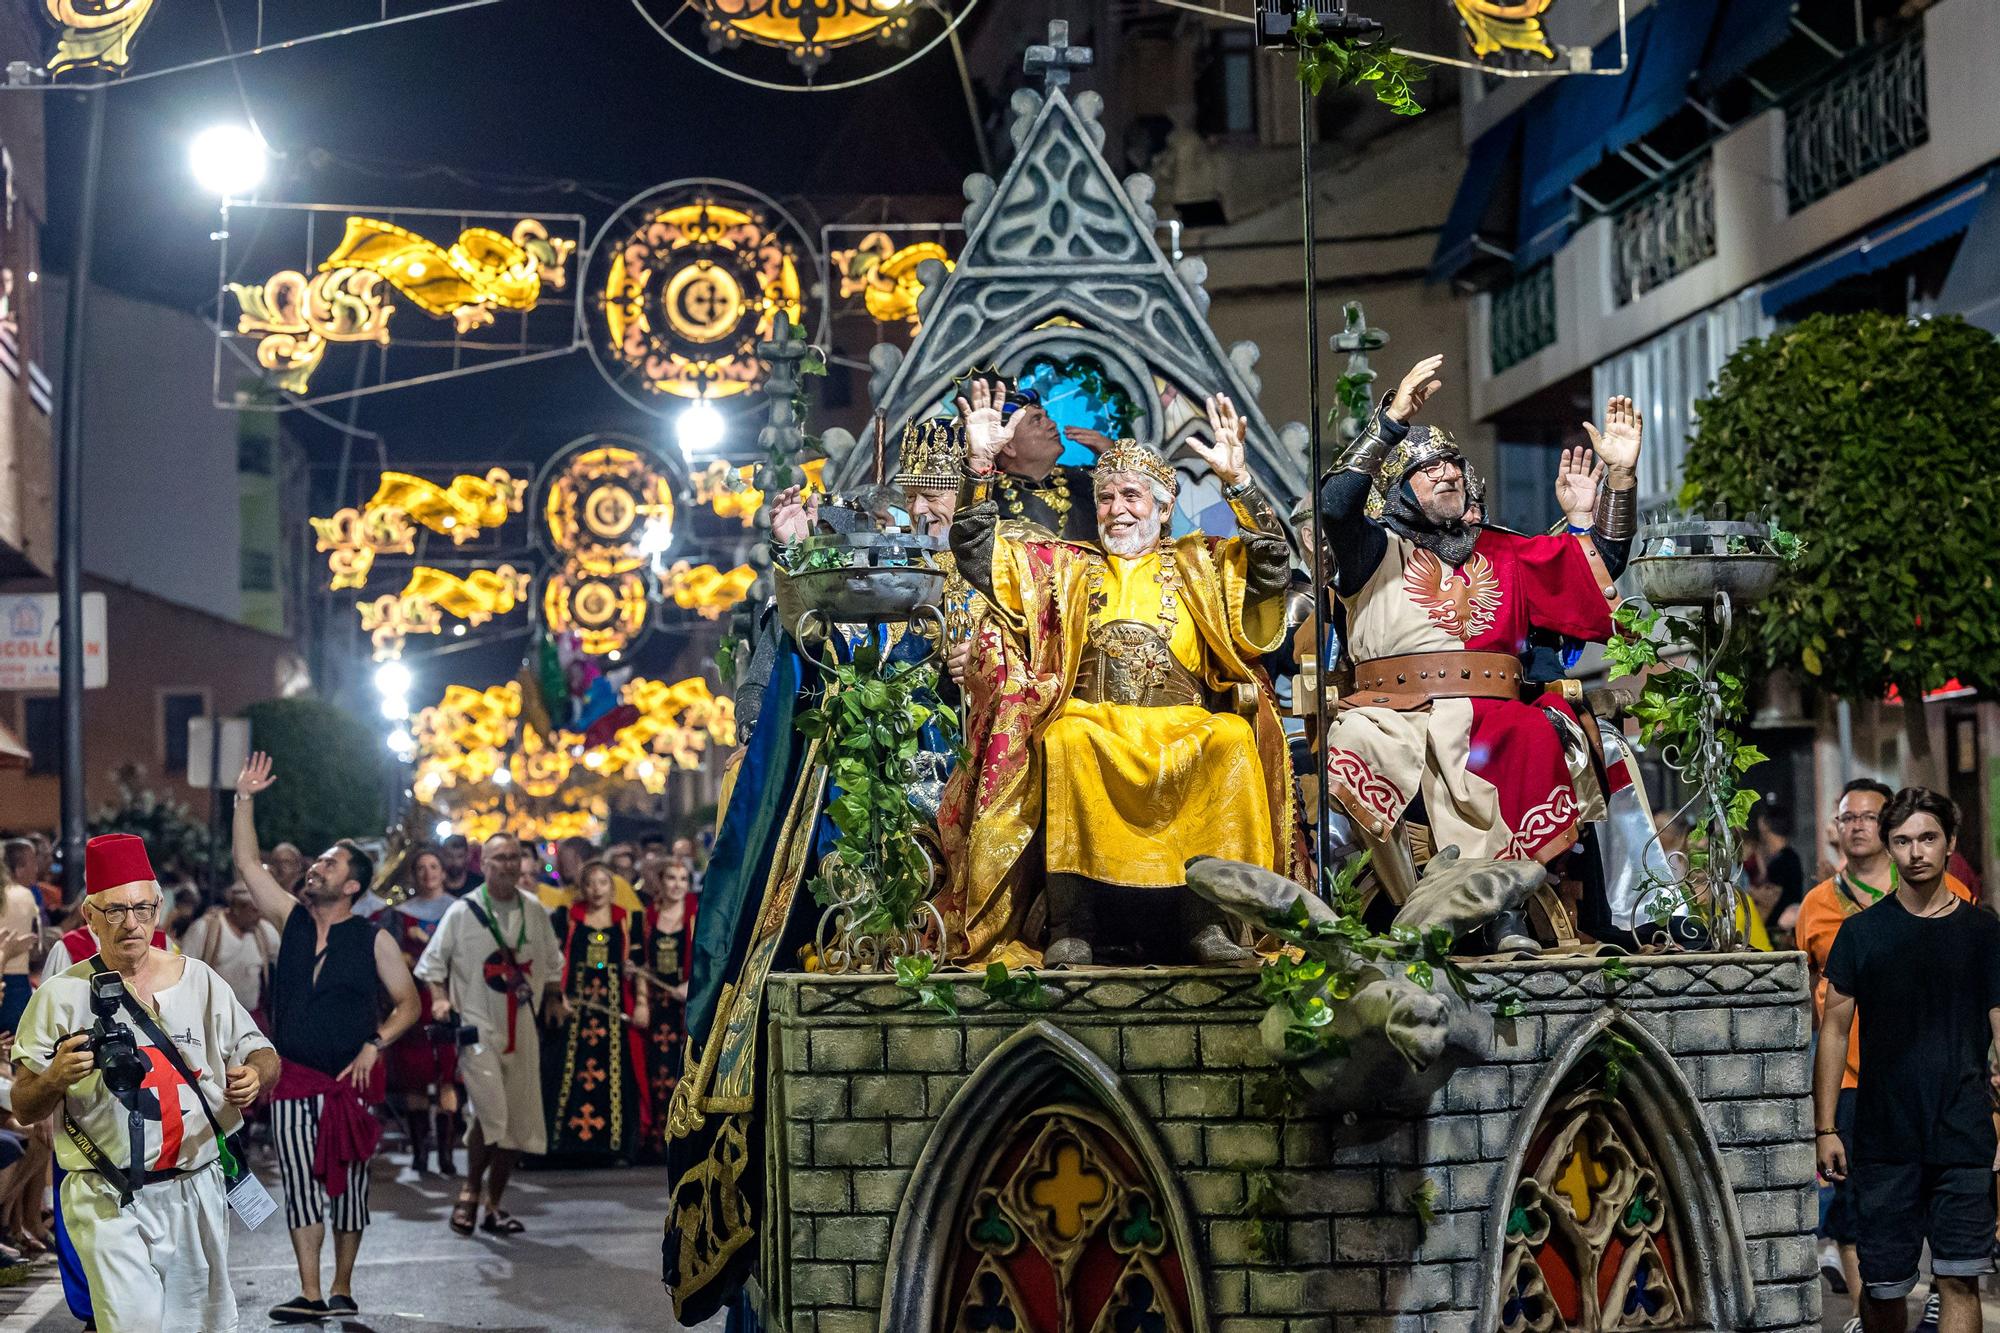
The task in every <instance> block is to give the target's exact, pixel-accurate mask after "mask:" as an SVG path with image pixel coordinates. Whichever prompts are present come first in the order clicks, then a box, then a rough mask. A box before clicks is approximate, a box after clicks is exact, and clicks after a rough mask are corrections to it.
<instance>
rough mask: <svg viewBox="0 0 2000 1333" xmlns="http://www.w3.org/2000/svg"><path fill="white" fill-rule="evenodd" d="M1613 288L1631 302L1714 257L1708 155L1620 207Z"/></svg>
mask: <svg viewBox="0 0 2000 1333" xmlns="http://www.w3.org/2000/svg"><path fill="white" fill-rule="evenodd" d="M1612 238H1613V239H1612V244H1613V246H1614V247H1615V260H1616V264H1617V271H1616V273H1615V275H1614V278H1613V281H1614V282H1615V284H1616V290H1615V292H1614V293H1613V295H1614V297H1615V298H1616V300H1617V302H1618V304H1619V305H1626V304H1628V303H1630V302H1632V301H1635V300H1637V299H1638V298H1639V297H1641V296H1643V295H1645V294H1646V293H1647V292H1650V291H1652V290H1653V288H1655V287H1658V286H1659V285H1660V284H1661V283H1664V282H1667V281H1668V280H1670V279H1672V278H1677V277H1679V276H1680V275H1681V274H1683V273H1685V272H1687V271H1688V270H1689V269H1691V268H1693V267H1694V266H1695V265H1696V264H1699V263H1700V262H1701V261H1702V260H1704V259H1712V258H1714V256H1715V171H1714V165H1713V159H1712V158H1708V157H1703V158H1702V159H1701V160H1700V161H1699V162H1697V163H1696V164H1695V165H1694V166H1693V167H1692V168H1691V169H1689V170H1687V171H1684V172H1681V173H1680V174H1678V175H1675V176H1671V177H1668V178H1666V179H1664V180H1662V181H1661V182H1660V183H1659V184H1658V185H1657V186H1655V187H1654V188H1652V189H1651V190H1648V191H1647V192H1646V193H1645V194H1643V195H1641V196H1640V197H1639V198H1638V199H1636V200H1635V201H1633V202H1632V203H1631V204H1629V205H1627V206H1626V207H1625V208H1623V209H1621V210H1620V211H1619V213H1618V216H1617V218H1616V220H1615V221H1614V223H1613V232H1612Z"/></svg>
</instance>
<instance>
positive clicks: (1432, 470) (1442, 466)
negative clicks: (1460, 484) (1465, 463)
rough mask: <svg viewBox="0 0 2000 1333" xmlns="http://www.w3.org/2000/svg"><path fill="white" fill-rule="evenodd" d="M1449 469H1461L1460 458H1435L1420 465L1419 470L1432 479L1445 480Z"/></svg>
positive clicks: (1455, 470)
mask: <svg viewBox="0 0 2000 1333" xmlns="http://www.w3.org/2000/svg"><path fill="white" fill-rule="evenodd" d="M1447 469H1449V470H1450V471H1452V472H1457V471H1460V470H1461V469H1460V468H1459V466H1458V460H1457V459H1456V458H1433V459H1432V460H1431V461H1430V462H1428V463H1425V464H1423V465H1422V466H1420V467H1419V468H1418V469H1417V471H1419V472H1421V473H1423V474H1424V475H1425V476H1426V477H1429V478H1430V479H1431V480H1432V481H1443V480H1444V479H1445V476H1446V470H1447Z"/></svg>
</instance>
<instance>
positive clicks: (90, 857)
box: [83, 833, 155, 893]
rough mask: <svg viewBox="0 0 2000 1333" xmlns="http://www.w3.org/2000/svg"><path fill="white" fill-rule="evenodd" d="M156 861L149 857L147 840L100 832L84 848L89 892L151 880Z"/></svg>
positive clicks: (86, 888) (86, 880) (86, 884)
mask: <svg viewBox="0 0 2000 1333" xmlns="http://www.w3.org/2000/svg"><path fill="white" fill-rule="evenodd" d="M153 878H155V877H154V875H153V862H152V861H151V859H150V858H148V857H147V855H146V844H145V842H144V840H142V839H140V838H138V837H136V836H134V835H133V834H130V833H100V834H98V835H97V836H96V837H94V838H92V839H91V840H90V841H89V842H88V843H87V844H85V846H84V849H83V882H84V886H85V892H87V893H102V892H104V891H105V890H106V889H116V888H122V887H123V886H125V885H127V884H140V883H145V882H148V881H151V880H152V879H153Z"/></svg>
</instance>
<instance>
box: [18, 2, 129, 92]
mask: <svg viewBox="0 0 2000 1333" xmlns="http://www.w3.org/2000/svg"><path fill="white" fill-rule="evenodd" d="M154 3H155V0H46V4H45V5H44V13H45V14H46V15H47V17H48V20H49V22H51V23H53V24H55V26H56V27H57V29H59V30H60V32H61V34H62V35H61V37H60V38H59V39H58V40H57V42H56V53H55V55H54V56H53V57H51V58H50V60H49V77H50V78H53V79H62V78H65V77H67V76H70V75H73V74H82V73H89V72H99V73H103V74H113V75H116V74H123V73H124V72H125V71H126V70H127V69H128V68H130V66H131V63H132V43H133V42H134V41H136V40H138V36H139V30H140V29H141V28H143V27H145V26H146V20H147V19H148V18H150V17H152V13H153V5H154Z"/></svg>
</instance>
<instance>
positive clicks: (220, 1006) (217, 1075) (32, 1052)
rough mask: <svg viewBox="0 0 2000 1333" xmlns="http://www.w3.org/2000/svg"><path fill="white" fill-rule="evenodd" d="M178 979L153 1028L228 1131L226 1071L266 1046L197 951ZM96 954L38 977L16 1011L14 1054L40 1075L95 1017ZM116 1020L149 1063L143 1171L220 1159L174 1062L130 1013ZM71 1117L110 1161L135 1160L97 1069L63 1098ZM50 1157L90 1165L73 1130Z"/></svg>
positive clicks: (142, 1095)
mask: <svg viewBox="0 0 2000 1333" xmlns="http://www.w3.org/2000/svg"><path fill="white" fill-rule="evenodd" d="M175 962H176V963H177V964H178V965H179V966H180V967H181V968H182V972H181V977H180V980H178V981H176V982H174V983H173V984H172V985H170V986H166V987H164V988H162V989H161V990H160V991H158V992H157V994H156V996H155V1000H156V1003H157V1008H156V1009H155V1015H156V1017H157V1020H158V1023H159V1026H160V1028H161V1029H162V1030H164V1031H165V1032H166V1034H167V1035H168V1036H169V1037H171V1038H173V1041H174V1045H175V1046H177V1047H178V1048H179V1049H180V1054H181V1062H182V1063H183V1064H185V1065H186V1066H187V1068H188V1072H189V1073H191V1074H193V1075H194V1077H195V1079H196V1081H197V1082H198V1083H199V1084H200V1087H201V1096H205V1097H206V1098H207V1099H208V1106H209V1110H211V1111H212V1112H214V1114H215V1118H216V1120H217V1121H218V1122H219V1123H220V1124H221V1125H222V1130H223V1132H224V1133H225V1134H233V1133H235V1131H236V1130H237V1128H238V1127H239V1126H240V1125H241V1124H242V1123H243V1118H242V1116H240V1115H239V1114H238V1113H237V1111H236V1108H235V1107H233V1106H230V1105H229V1104H228V1102H226V1101H225V1100H224V1099H223V1092H224V1084H225V1082H226V1081H227V1079H228V1071H229V1070H230V1069H232V1068H234V1067H236V1066H238V1065H241V1064H242V1063H243V1062H244V1059H245V1058H246V1057H247V1056H248V1055H249V1054H250V1053H251V1052H252V1051H259V1050H269V1049H270V1046H271V1043H270V1041H269V1040H268V1039H267V1038H266V1037H265V1036H264V1034H263V1033H261V1032H259V1031H258V1030H257V1025H256V1023H254V1022H253V1021H251V1018H250V1015H249V1014H248V1013H247V1012H246V1011H245V1010H244V1008H243V1006H242V1005H241V1004H240V1003H238V1001H237V999H236V994H235V992H234V991H232V990H230V988H229V983H228V982H226V981H224V980H223V979H222V978H221V977H219V976H217V975H216V974H215V973H214V971H212V970H211V969H210V968H209V967H208V965H207V964H206V963H203V962H202V961H201V960H199V959H196V958H178V959H176V960H175ZM95 966H96V964H95V962H94V961H85V962H81V963H77V964H76V965H75V966H73V967H71V968H69V969H68V970H66V971H65V972H63V973H62V975H60V976H55V977H50V978H49V979H48V980H46V981H44V982H43V983H42V986H41V989H39V990H37V991H36V992H35V994H34V997H33V998H32V999H30V1000H29V1001H28V1009H27V1012H26V1013H24V1014H23V1015H22V1016H21V1027H20V1031H18V1032H17V1033H15V1035H14V1049H13V1052H12V1055H13V1058H14V1059H15V1060H18V1061H21V1062H23V1063H25V1064H26V1065H27V1066H28V1067H29V1068H30V1069H33V1070H35V1071H36V1072H37V1073H39V1072H41V1071H42V1070H44V1069H46V1068H48V1065H49V1061H50V1060H51V1059H53V1058H54V1055H55V1047H56V1043H58V1042H60V1041H61V1040H62V1039H63V1038H64V1037H66V1036H68V1035H69V1034H71V1033H72V1032H88V1031H90V1029H91V1025H92V1024H93V1023H94V1022H95V1021H96V1020H95V1017H94V1016H93V1015H92V1013H91V1012H90V975H91V972H92V970H93V968H94V967H95ZM121 1021H122V1022H124V1023H125V1025H126V1026H127V1028H129V1029H130V1031H131V1033H132V1038H133V1042H134V1044H135V1045H137V1046H138V1048H139V1054H140V1055H141V1056H142V1057H144V1058H145V1059H146V1061H147V1062H148V1065H149V1068H148V1069H147V1071H146V1078H145V1081H144V1082H143V1083H142V1084H141V1085H140V1089H139V1113H140V1117H141V1120H142V1123H143V1125H144V1128H145V1136H146V1149H145V1151H146V1170H147V1172H148V1173H149V1174H150V1173H153V1172H160V1171H174V1170H181V1171H186V1170H192V1169H194V1168H196V1167H201V1166H206V1165H208V1164H209V1163H210V1162H212V1161H214V1160H215V1159H216V1155H217V1154H216V1144H215V1131H214V1130H213V1129H211V1128H210V1126H209V1122H208V1117H207V1116H206V1115H204V1114H202V1109H201V1101H200V1100H199V1098H198V1097H197V1095H196V1093H195V1089H194V1088H193V1087H190V1086H189V1085H188V1083H187V1081H186V1080H185V1079H183V1078H182V1077H181V1076H180V1074H179V1073H177V1072H176V1071H175V1069H174V1065H173V1061H171V1060H169V1059H168V1058H167V1057H166V1054H165V1052H163V1051H160V1050H156V1049H155V1048H154V1046H153V1043H152V1042H151V1041H149V1040H148V1039H147V1037H146V1034H145V1033H144V1032H143V1031H141V1030H140V1028H139V1027H138V1025H137V1024H135V1023H133V1022H132V1021H131V1016H130V1015H129V1014H126V1013H121ZM63 1109H64V1110H65V1111H66V1112H67V1113H68V1115H69V1118H70V1119H71V1120H72V1121H73V1122H74V1123H75V1124H76V1126H77V1127H78V1128H79V1129H81V1130H82V1131H83V1132H84V1133H85V1134H86V1135H88V1136H89V1138H90V1140H91V1142H93V1143H95V1144H96V1145H97V1147H98V1148H99V1149H100V1150H101V1151H102V1152H103V1154H104V1156H105V1157H106V1158H107V1159H108V1160H109V1161H110V1162H111V1163H112V1165H114V1166H116V1167H119V1168H120V1169H124V1168H125V1167H127V1166H129V1165H130V1163H131V1160H132V1149H131V1142H132V1140H131V1129H130V1124H129V1121H128V1119H127V1114H126V1109H125V1107H124V1105H123V1104H122V1103H120V1102H119V1101H118V1099H117V1098H115V1097H113V1096H112V1095H111V1093H110V1091H109V1090H108V1089H106V1088H105V1086H104V1078H103V1076H102V1075H101V1074H95V1073H93V1074H91V1075H90V1076H89V1077H87V1078H85V1079H83V1080H82V1081H81V1082H79V1083H78V1084H76V1085H75V1086H74V1087H72V1088H71V1089H70V1090H69V1092H68V1093H67V1094H65V1096H64V1099H63ZM55 1138H56V1160H57V1161H59V1162H60V1163H62V1166H63V1169H64V1170H66V1171H88V1170H90V1169H91V1164H90V1160H89V1158H88V1157H87V1156H86V1155H85V1153H84V1151H83V1149H82V1148H80V1147H78V1146H77V1144H76V1143H74V1142H73V1141H72V1140H71V1138H70V1136H69V1135H68V1134H66V1133H63V1132H61V1131H60V1130H58V1132H57V1133H56V1136H55Z"/></svg>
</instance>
